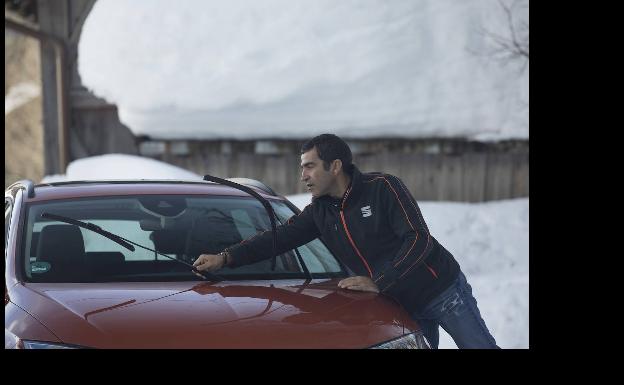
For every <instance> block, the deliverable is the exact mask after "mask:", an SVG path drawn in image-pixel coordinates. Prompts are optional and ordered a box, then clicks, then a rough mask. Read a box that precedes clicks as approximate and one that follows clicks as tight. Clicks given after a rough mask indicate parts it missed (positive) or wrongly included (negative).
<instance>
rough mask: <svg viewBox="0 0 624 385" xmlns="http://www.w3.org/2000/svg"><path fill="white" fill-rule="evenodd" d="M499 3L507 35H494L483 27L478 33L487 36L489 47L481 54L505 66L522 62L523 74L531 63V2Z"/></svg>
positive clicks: (500, 1)
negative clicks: (529, 15) (503, 15)
mask: <svg viewBox="0 0 624 385" xmlns="http://www.w3.org/2000/svg"><path fill="white" fill-rule="evenodd" d="M497 1H498V4H499V5H500V7H501V8H502V10H503V12H504V14H505V18H506V25H507V33H506V34H499V33H494V32H492V31H490V30H488V29H486V28H484V27H481V28H480V29H479V31H478V33H479V34H481V35H483V36H485V38H486V41H487V45H488V46H487V48H486V50H485V52H483V53H480V54H485V55H486V56H489V57H493V58H494V59H495V60H498V61H500V62H502V63H503V64H508V63H510V62H520V63H521V70H520V72H523V71H524V70H525V69H526V66H527V65H528V63H529V22H528V11H529V0H513V1H512V2H511V3H510V4H508V3H505V2H504V1H503V0H497ZM525 12H526V14H525ZM473 53H474V52H473Z"/></svg>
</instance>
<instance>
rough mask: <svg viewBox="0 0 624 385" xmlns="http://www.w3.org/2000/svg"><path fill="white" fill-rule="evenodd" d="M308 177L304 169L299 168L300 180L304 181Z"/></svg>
mask: <svg viewBox="0 0 624 385" xmlns="http://www.w3.org/2000/svg"><path fill="white" fill-rule="evenodd" d="M307 179H308V176H307V175H306V172H305V170H301V181H302V182H305V181H306V180H307Z"/></svg>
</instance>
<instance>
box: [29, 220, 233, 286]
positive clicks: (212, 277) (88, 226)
mask: <svg viewBox="0 0 624 385" xmlns="http://www.w3.org/2000/svg"><path fill="white" fill-rule="evenodd" d="M41 217H42V218H49V219H54V220H57V221H59V222H64V223H68V224H70V225H74V226H78V227H82V228H83V229H87V230H91V231H93V232H95V233H98V234H100V235H101V236H103V237H106V238H108V239H110V240H111V241H113V242H115V243H118V244H119V245H121V246H123V247H125V248H126V249H128V250H130V251H134V250H135V248H134V246H132V245H136V246H138V247H140V248H142V249H145V250H149V251H152V252H154V253H156V254H159V255H162V256H163V257H166V258H169V259H171V260H173V261H176V262H179V263H182V264H184V265H186V266H188V267H190V268H191V270H192V271H193V272H194V273H197V274H199V275H200V276H202V277H203V278H204V279H207V280H210V281H223V278H221V277H220V276H218V275H216V274H214V273H209V272H202V271H199V270H197V269H196V268H195V266H193V265H191V264H190V263H187V262H184V261H181V260H179V259H177V258H173V257H170V256H168V255H166V254H163V253H160V252H158V251H156V250H153V249H150V248H149V247H145V246H143V245H140V244H138V243H136V242H133V241H131V240H129V239H126V238H124V237H121V236H119V235H117V234H113V233H111V232H109V231H106V230H104V229H102V228H101V227H100V226H98V225H94V224H93V223H88V222H82V221H79V220H76V219H73V218H69V217H65V216H62V215H56V214H50V213H47V212H44V213H41Z"/></svg>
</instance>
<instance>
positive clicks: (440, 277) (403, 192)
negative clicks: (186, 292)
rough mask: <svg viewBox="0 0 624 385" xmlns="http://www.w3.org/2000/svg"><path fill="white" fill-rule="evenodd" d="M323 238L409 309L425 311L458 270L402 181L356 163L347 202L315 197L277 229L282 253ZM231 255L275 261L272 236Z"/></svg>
mask: <svg viewBox="0 0 624 385" xmlns="http://www.w3.org/2000/svg"><path fill="white" fill-rule="evenodd" d="M319 237H320V238H321V239H322V240H323V241H324V242H325V244H326V245H327V246H328V248H329V249H330V251H331V252H332V253H333V254H334V255H336V257H338V258H339V259H340V260H341V262H343V263H344V264H345V265H346V266H347V267H348V268H349V269H351V270H352V271H353V272H354V273H355V274H357V275H363V276H368V277H371V278H372V279H373V280H374V281H375V283H376V284H377V286H378V287H379V289H380V290H381V292H382V293H384V294H388V295H390V296H392V297H394V298H395V299H397V300H398V301H399V302H400V303H401V304H402V305H403V306H404V307H405V308H406V310H407V311H408V312H413V311H417V310H421V309H422V308H423V306H424V305H426V304H427V303H428V302H429V301H430V300H432V299H433V298H434V297H435V296H437V295H438V294H440V293H441V292H442V291H444V290H445V289H446V288H448V287H449V285H450V284H451V283H452V282H453V281H454V280H455V279H456V278H457V276H458V273H459V270H460V268H459V264H458V263H457V261H456V260H455V258H453V255H452V254H451V253H450V252H448V251H447V250H446V249H445V248H444V247H442V245H440V244H439V243H438V241H436V239H435V238H434V237H433V236H431V234H430V233H429V229H428V228H427V225H426V223H425V220H424V219H423V217H422V214H421V213H420V209H419V208H418V204H417V203H416V201H415V200H414V198H413V197H412V195H411V194H410V193H409V191H408V190H407V188H406V187H405V185H404V184H403V182H402V181H401V180H400V179H399V178H397V177H395V176H392V175H388V174H382V173H367V174H362V173H360V171H359V170H358V169H357V168H356V167H355V166H352V170H351V185H350V186H349V188H348V189H347V191H346V192H345V194H344V197H343V198H342V199H335V198H331V197H329V196H323V197H319V198H316V199H313V201H312V203H310V204H309V205H308V206H306V207H305V208H304V210H303V211H302V212H301V213H300V214H299V215H296V216H293V217H292V218H291V219H289V221H288V223H286V224H285V225H283V226H279V227H278V228H277V240H278V245H277V249H278V250H277V251H278V255H279V254H281V253H283V252H286V251H288V250H292V249H294V248H296V247H299V246H301V245H304V244H306V243H308V242H310V241H312V240H314V239H316V238H319ZM228 251H229V252H230V255H231V256H232V262H231V265H230V266H231V267H235V266H241V265H246V264H250V263H254V262H257V261H260V260H263V259H268V258H271V257H272V256H273V238H272V234H271V231H266V232H264V233H262V234H259V235H256V236H255V237H253V238H251V239H250V240H247V241H243V242H241V243H239V244H237V245H235V246H232V247H231V248H228Z"/></svg>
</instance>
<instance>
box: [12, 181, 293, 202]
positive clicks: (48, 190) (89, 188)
mask: <svg viewBox="0 0 624 385" xmlns="http://www.w3.org/2000/svg"><path fill="white" fill-rule="evenodd" d="M246 186H247V187H250V188H252V189H254V191H256V192H257V193H259V194H260V195H261V196H262V197H264V198H267V199H278V200H283V199H284V198H283V197H281V196H279V195H272V194H268V193H267V192H266V191H264V190H262V189H260V188H258V187H255V186H250V185H246ZM141 194H154V195H156V194H159V195H161V194H163V195H214V196H237V197H251V196H250V195H249V194H248V193H246V192H244V191H241V190H238V189H235V188H233V187H229V186H225V185H220V184H217V183H214V182H207V181H183V180H154V179H134V180H89V181H64V182H51V183H41V184H37V185H35V193H34V197H27V196H26V195H24V198H25V199H26V201H27V202H39V201H48V200H57V199H71V198H85V197H100V196H123V195H141Z"/></svg>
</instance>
